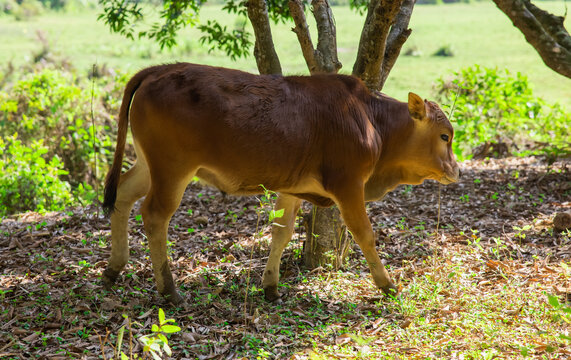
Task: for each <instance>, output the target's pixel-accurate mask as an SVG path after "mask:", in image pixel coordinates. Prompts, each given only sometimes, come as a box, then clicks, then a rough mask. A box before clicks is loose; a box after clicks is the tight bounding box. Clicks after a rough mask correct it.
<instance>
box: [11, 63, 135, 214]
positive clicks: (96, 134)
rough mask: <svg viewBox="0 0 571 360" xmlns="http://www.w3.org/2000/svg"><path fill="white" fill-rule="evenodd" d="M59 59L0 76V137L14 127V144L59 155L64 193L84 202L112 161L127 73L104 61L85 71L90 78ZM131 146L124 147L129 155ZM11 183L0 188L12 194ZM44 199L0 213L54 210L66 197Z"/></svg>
mask: <svg viewBox="0 0 571 360" xmlns="http://www.w3.org/2000/svg"><path fill="white" fill-rule="evenodd" d="M61 64H62V63H51V62H49V61H48V62H47V63H46V62H42V63H39V64H27V65H24V66H23V67H21V68H13V67H10V69H8V70H9V71H7V72H4V73H6V74H8V75H7V76H6V77H5V78H4V80H3V81H0V137H1V138H9V137H12V136H13V134H15V133H17V134H18V139H17V141H18V144H19V145H18V146H20V147H21V148H27V149H33V148H35V147H38V146H39V145H38V144H40V143H41V144H43V145H42V146H41V148H42V151H41V153H42V154H41V157H42V158H43V159H44V162H45V164H51V161H57V163H58V169H60V170H62V171H59V172H57V177H58V179H59V180H60V181H61V182H62V183H66V184H68V185H67V186H68V193H69V192H70V189H71V192H72V193H73V196H72V197H71V198H69V199H72V200H73V202H74V203H73V205H79V204H82V205H85V204H88V203H91V202H92V201H93V200H97V195H98V194H97V193H96V191H95V190H94V189H97V188H101V185H102V182H103V178H104V177H105V174H106V172H107V169H108V166H109V164H110V163H111V160H112V156H113V151H114V144H113V143H112V142H111V140H110V139H111V138H114V137H115V132H116V129H117V125H116V123H115V119H114V118H115V114H117V113H118V108H119V106H120V99H121V95H122V91H123V88H124V86H125V83H126V81H127V79H128V77H127V76H126V75H124V74H120V75H116V74H115V73H114V72H113V71H112V70H110V69H107V68H105V67H103V68H101V69H98V70H97V72H96V74H95V72H94V71H92V72H93V73H94V74H86V75H91V76H92V79H88V78H87V76H84V77H81V76H78V75H77V74H76V72H75V71H74V69H73V68H71V67H69V66H61ZM2 72H3V71H0V73H2ZM95 75H97V76H95ZM92 97H93V99H92ZM92 109H93V111H92ZM111 114H113V115H111ZM6 146H8V145H6ZM22 151H23V150H22ZM132 152H133V151H132V148H131V147H127V149H126V154H127V157H129V155H130V154H132ZM53 159H57V160H53ZM38 162H41V160H38ZM36 171H37V172H38V175H41V171H47V168H45V167H44V168H42V167H36ZM3 176H4V178H6V176H7V175H4V174H3ZM34 184H35V183H34ZM15 186H16V185H13V186H12V185H10V184H9V182H3V183H0V193H3V194H12V192H13V191H14V187H15ZM10 196H11V198H13V195H10ZM70 201H71V200H70ZM47 204H48V205H49V206H47V205H46V206H44V205H41V204H40V205H41V206H36V204H35V203H32V202H22V203H21V206H13V205H10V204H7V205H6V206H5V207H4V208H3V210H2V212H0V213H1V214H4V215H5V214H6V213H13V212H19V211H26V210H36V211H38V210H40V211H41V210H42V209H46V210H54V209H56V208H58V209H59V208H63V207H65V206H67V205H69V204H70V202H69V201H68V198H62V197H57V196H54V198H53V199H52V200H50V201H48V202H47Z"/></svg>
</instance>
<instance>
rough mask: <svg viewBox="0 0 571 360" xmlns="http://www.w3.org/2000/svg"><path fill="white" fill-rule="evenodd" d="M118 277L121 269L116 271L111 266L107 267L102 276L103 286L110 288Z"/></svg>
mask: <svg viewBox="0 0 571 360" xmlns="http://www.w3.org/2000/svg"><path fill="white" fill-rule="evenodd" d="M118 277H119V271H115V270H112V269H110V268H107V269H105V271H103V276H101V282H102V283H103V287H105V288H106V289H110V288H111V287H112V286H113V285H114V284H115V281H116V280H117V278H118Z"/></svg>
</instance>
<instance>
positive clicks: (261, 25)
mask: <svg viewBox="0 0 571 360" xmlns="http://www.w3.org/2000/svg"><path fill="white" fill-rule="evenodd" d="M246 6H247V8H248V18H249V19H250V22H251V23H252V27H253V28H254V34H255V36H256V44H255V45H254V57H255V58H256V64H257V65H258V71H259V72H260V74H281V73H282V67H281V65H280V60H279V58H278V54H277V53H276V49H275V48H274V42H273V40H272V30H271V28H270V22H269V18H268V8H267V7H266V2H265V0H248V2H247V3H246Z"/></svg>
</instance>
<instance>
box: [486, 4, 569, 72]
mask: <svg viewBox="0 0 571 360" xmlns="http://www.w3.org/2000/svg"><path fill="white" fill-rule="evenodd" d="M494 2H495V3H496V5H497V7H498V8H499V9H500V10H502V11H503V12H504V13H505V14H506V15H507V16H508V17H509V18H510V20H511V21H512V22H513V24H514V26H515V27H517V28H518V29H519V30H520V31H521V32H522V33H523V35H524V36H525V40H526V41H527V42H528V43H529V44H530V45H531V46H533V47H534V48H535V50H536V51H537V53H538V54H539V56H541V58H542V59H543V62H544V63H545V65H547V66H548V67H550V68H551V69H552V70H554V71H555V72H557V73H559V74H561V75H563V76H566V77H568V78H571V36H570V35H569V32H568V31H567V29H565V26H564V24H563V22H564V21H565V18H564V17H563V16H555V15H552V14H550V13H548V12H546V11H544V10H541V9H540V8H538V7H537V6H535V5H533V4H532V3H531V2H530V1H529V0H494Z"/></svg>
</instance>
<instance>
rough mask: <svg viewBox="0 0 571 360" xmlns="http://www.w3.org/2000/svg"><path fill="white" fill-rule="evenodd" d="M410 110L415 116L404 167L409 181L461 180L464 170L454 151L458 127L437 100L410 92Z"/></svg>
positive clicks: (442, 181)
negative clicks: (422, 97) (445, 113)
mask: <svg viewBox="0 0 571 360" xmlns="http://www.w3.org/2000/svg"><path fill="white" fill-rule="evenodd" d="M408 111H409V114H410V117H411V118H412V120H413V126H412V130H411V133H410V135H409V137H408V140H407V141H406V147H405V152H406V155H405V156H404V159H405V160H404V161H405V162H407V163H406V164H403V165H404V166H403V168H405V169H407V173H408V174H407V178H408V179H407V180H408V181H407V183H409V184H418V183H421V182H422V181H423V180H424V179H433V180H436V181H438V182H440V183H442V184H450V183H453V182H456V181H458V178H459V175H460V170H459V167H458V164H457V163H456V159H455V157H454V154H453V152H452V140H453V139H454V129H453V128H452V125H451V124H450V121H449V120H448V118H447V117H446V115H444V112H443V111H442V110H441V109H440V107H439V106H438V105H436V103H433V102H431V101H426V100H422V99H421V98H420V97H419V96H418V95H416V94H414V93H409V95H408Z"/></svg>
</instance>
